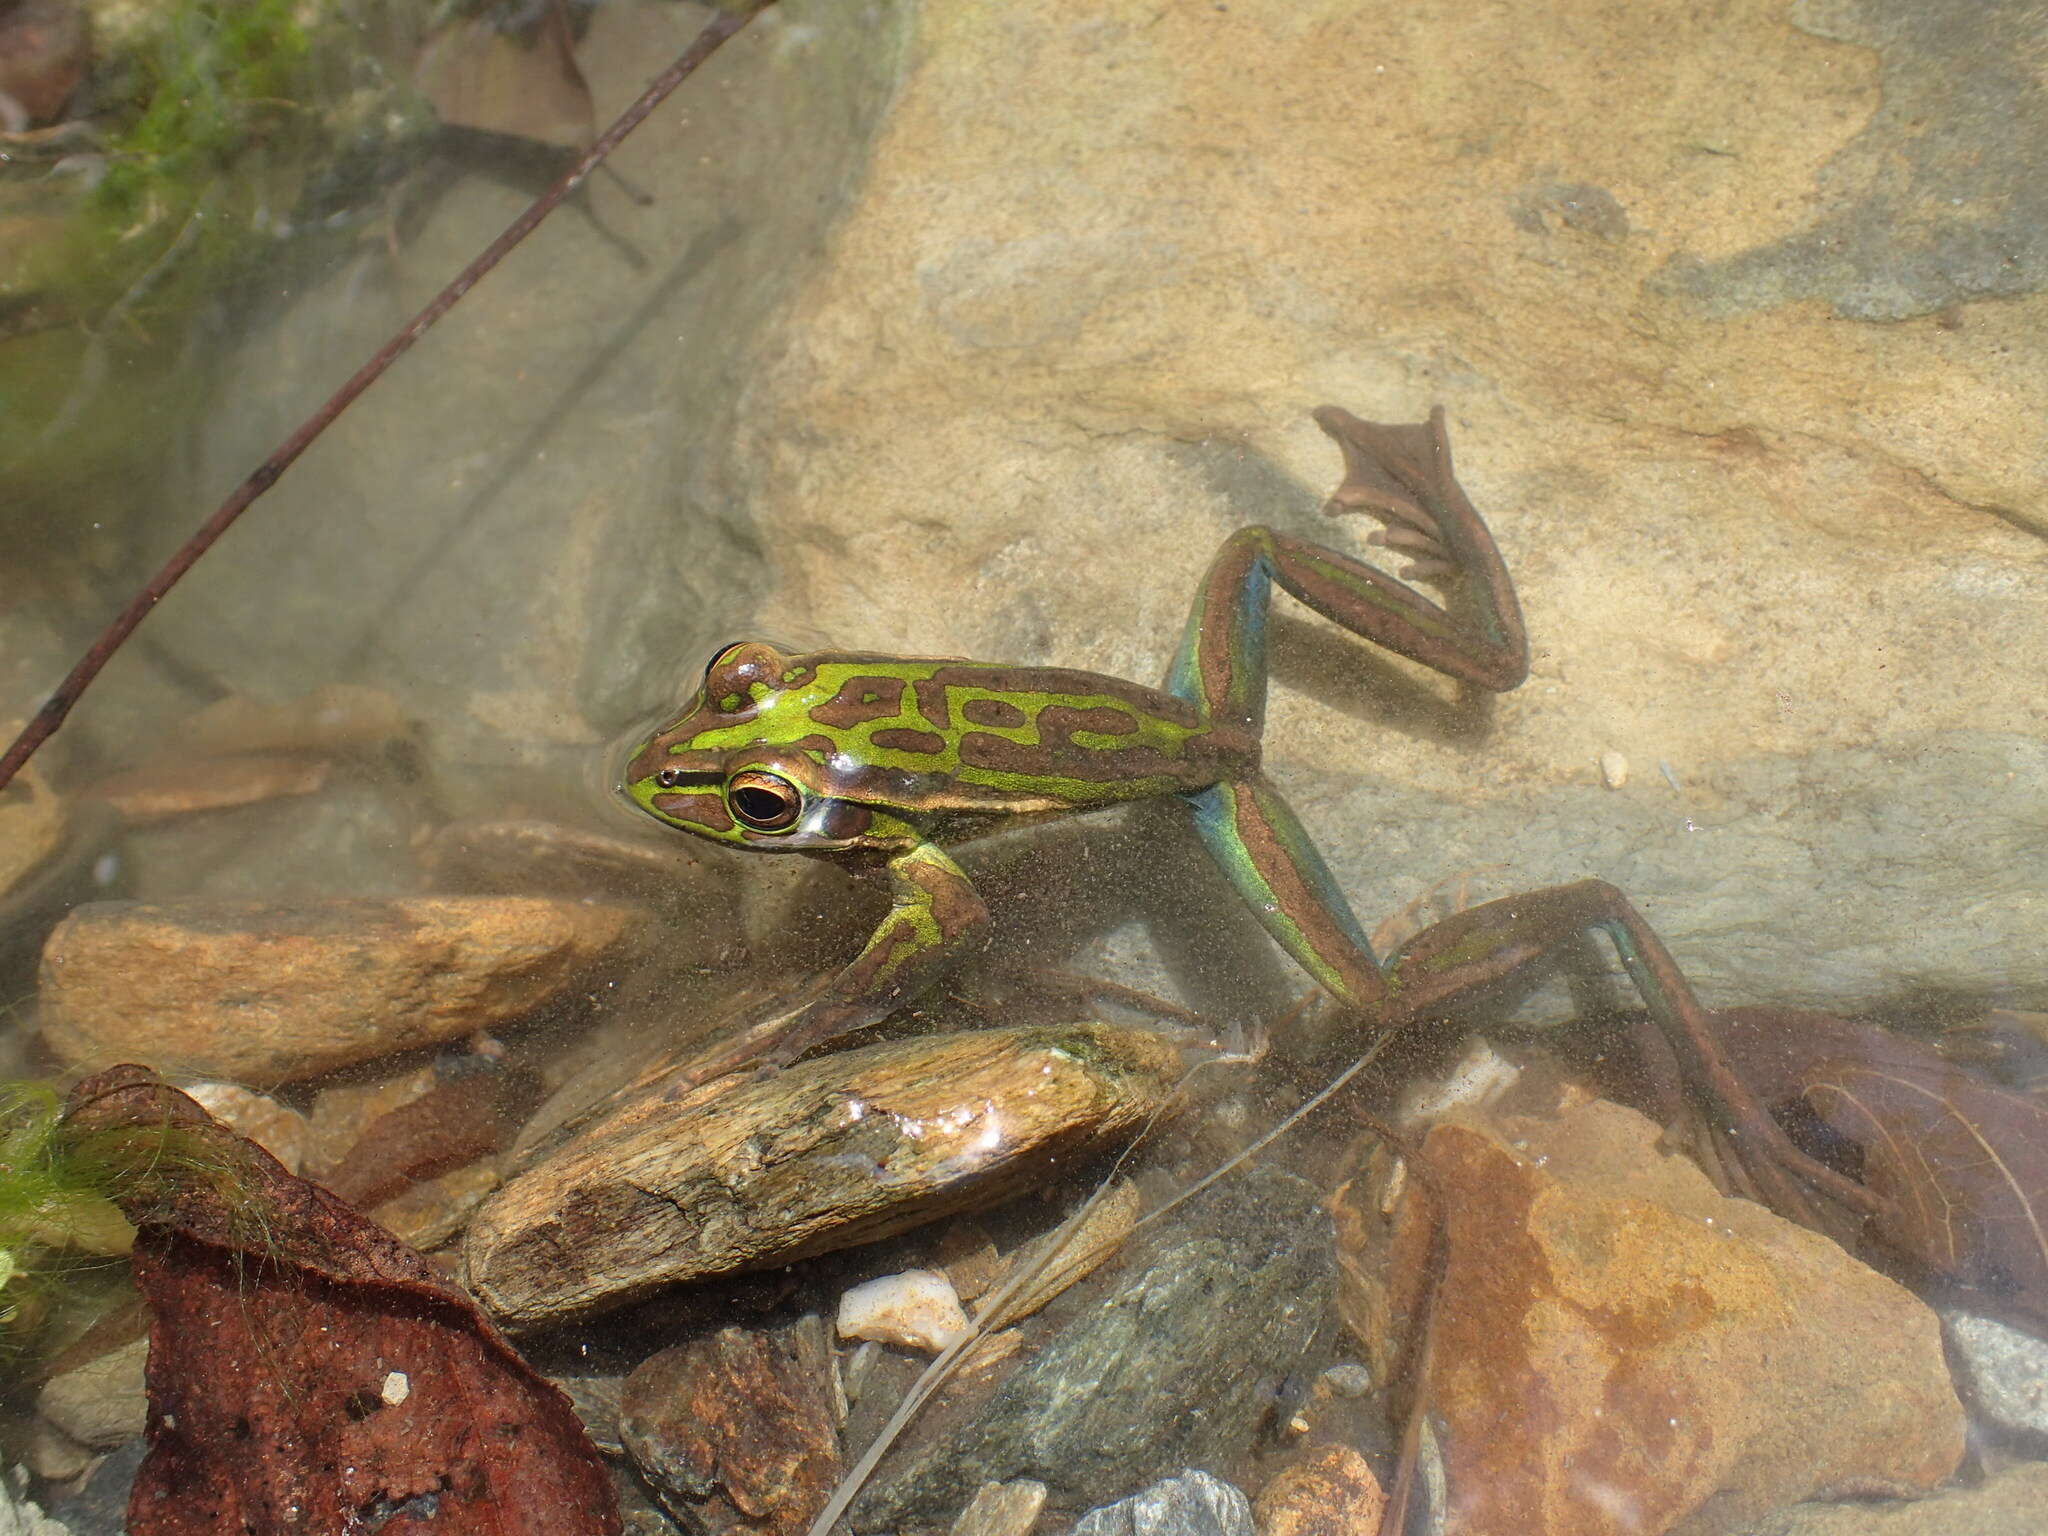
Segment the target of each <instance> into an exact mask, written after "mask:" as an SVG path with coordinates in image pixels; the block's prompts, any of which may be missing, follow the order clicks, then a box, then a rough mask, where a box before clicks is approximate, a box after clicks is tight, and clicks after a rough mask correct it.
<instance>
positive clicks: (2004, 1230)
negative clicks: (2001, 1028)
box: [1805, 1036, 2048, 1329]
mask: <svg viewBox="0 0 2048 1536" xmlns="http://www.w3.org/2000/svg"><path fill="white" fill-rule="evenodd" d="M1892 1040H1893V1048H1891V1049H1889V1050H1887V1051H1886V1052H1885V1053H1884V1055H1883V1057H1882V1058H1880V1059H1872V1058H1870V1057H1867V1056H1863V1055H1860V1054H1859V1055H1858V1056H1855V1057H1848V1058H1836V1059H1834V1060H1820V1061H1816V1062H1815V1063H1814V1064H1813V1065H1812V1066H1811V1068H1809V1070H1808V1072H1807V1081H1806V1085H1805V1088H1806V1099H1807V1102H1808V1103H1810V1104H1811V1105H1812V1106H1813V1108H1814V1110H1815V1111H1816V1112H1817V1113H1819V1114H1820V1115H1821V1116H1822V1117H1823V1118H1825V1119H1826V1120H1827V1122H1828V1123H1829V1124H1830V1125H1831V1126H1833V1127H1834V1128H1835V1129H1836V1130H1837V1131H1839V1132H1840V1133H1841V1134H1843V1135H1844V1136H1847V1137H1849V1138H1850V1139H1852V1140H1853V1141H1855V1142H1856V1143H1857V1144H1858V1145H1860V1146H1861V1148H1862V1149H1863V1179H1864V1182H1865V1183H1866V1184H1868V1185H1869V1186H1870V1188H1871V1189H1872V1190H1874V1191H1876V1192H1877V1193H1878V1194H1879V1195H1882V1196H1883V1197H1884V1199H1885V1202H1886V1209H1885V1210H1884V1211H1882V1212H1881V1213H1879V1214H1878V1215H1877V1216H1875V1217H1873V1218H1872V1221H1871V1232H1872V1235H1873V1236H1874V1237H1876V1238H1877V1239H1878V1240H1879V1241H1881V1242H1883V1243H1884V1244H1885V1245H1886V1246H1887V1247H1889V1248H1891V1249H1892V1250H1894V1251H1895V1252H1897V1253H1898V1254H1899V1255H1901V1256H1902V1257H1903V1258H1905V1259H1907V1260H1909V1261H1910V1262H1912V1263H1913V1264H1915V1265H1917V1266H1919V1267H1921V1268H1922V1269H1924V1270H1926V1271H1927V1272H1928V1273H1930V1274H1931V1275H1933V1276H1935V1277H1936V1278H1939V1279H1941V1280H1944V1281H1947V1282H1949V1283H1951V1284H1954V1285H1959V1286H1964V1287H1967V1288H1969V1289H1972V1290H1976V1291H1980V1292H1983V1293H1984V1294H1985V1295H1986V1296H1987V1297H1988V1298H1990V1299H1992V1300H1994V1301H1995V1302H1997V1303H1999V1304H2001V1305H2002V1306H2003V1307H2005V1308H2007V1309H2009V1310H2011V1311H2012V1312H2014V1313H2015V1314H2017V1315H2019V1316H2021V1317H2024V1318H2026V1319H2029V1320H2031V1321H2032V1322H2033V1323H2034V1325H2035V1326H2036V1327H2038V1328H2042V1329H2048V1105H2043V1104H2040V1103H2038V1102H2036V1101H2035V1100H2033V1099H2031V1098H2029V1097H2027V1096H2026V1095H2024V1094H2018V1093H2014V1092H2012V1091H2010V1090H2009V1089H2005V1088H2000V1087H1998V1086H1997V1085H1995V1084H1993V1083H1988V1082H1985V1081H1984V1080H1983V1079H1981V1078H1978V1077H1976V1076H1974V1075H1972V1074H1971V1073H1969V1072H1967V1071H1964V1070H1963V1069H1962V1068H1960V1067H1957V1066H1955V1065H1953V1064H1951V1063H1949V1062H1947V1061H1944V1060H1943V1059H1942V1058H1941V1057H1939V1056H1937V1055H1935V1054H1934V1053H1933V1052H1932V1051H1930V1050H1927V1049H1926V1048H1925V1047H1922V1046H1919V1045H1916V1044H1913V1043H1912V1042H1909V1041H1904V1040H1901V1039H1899V1038H1898V1037H1896V1036H1894V1037H1892Z"/></svg>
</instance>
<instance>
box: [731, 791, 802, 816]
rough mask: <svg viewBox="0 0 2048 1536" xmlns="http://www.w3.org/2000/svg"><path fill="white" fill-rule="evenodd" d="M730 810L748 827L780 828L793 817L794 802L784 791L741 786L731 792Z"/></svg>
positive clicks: (794, 812) (793, 798) (794, 811)
mask: <svg viewBox="0 0 2048 1536" xmlns="http://www.w3.org/2000/svg"><path fill="white" fill-rule="evenodd" d="M732 808H733V810H734V811H735V812H737V813H738V815H739V818H740V820H741V821H744V822H746V823H747V824H748V825H750V826H756V827H780V826H786V825H787V824H788V823H789V822H790V821H791V820H792V819H793V818H794V817H795V815H796V800H795V797H794V796H792V795H791V794H789V792H788V791H786V790H774V789H767V788H764V787H762V786H761V785H759V784H743V785H741V786H739V787H738V788H736V789H734V790H733V792H732Z"/></svg>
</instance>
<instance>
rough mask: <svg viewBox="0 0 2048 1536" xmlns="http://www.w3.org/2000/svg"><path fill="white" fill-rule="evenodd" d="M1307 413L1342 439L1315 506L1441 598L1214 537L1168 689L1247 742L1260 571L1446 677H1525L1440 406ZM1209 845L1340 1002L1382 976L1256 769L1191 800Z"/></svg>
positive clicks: (1354, 1000)
mask: <svg viewBox="0 0 2048 1536" xmlns="http://www.w3.org/2000/svg"><path fill="white" fill-rule="evenodd" d="M1315 416H1316V424H1317V425H1318V426H1320V427H1321V428H1322V429H1323V430H1324V431H1325V432H1327V433H1328V434H1329V435H1330V436H1331V437H1332V438H1333V439H1335V440H1336V442H1337V445H1338V446H1339V447H1340V448H1342V449H1343V450H1344V469H1345V474H1344V481H1343V483H1342V484H1341V485H1339V486H1338V487H1337V489H1336V491H1335V492H1334V493H1333V494H1332V495H1331V497H1330V500H1329V504H1328V506H1327V507H1326V509H1325V510H1326V511H1329V512H1332V513H1339V512H1364V513H1366V514H1368V515H1369V516H1372V517H1376V518H1378V519H1379V520H1380V521H1381V522H1382V523H1383V524H1385V525H1386V527H1385V531H1384V532H1382V533H1380V534H1377V535H1375V536H1374V538H1375V542H1377V543H1380V544H1382V545H1384V546H1386V547H1388V548H1391V549H1397V550H1400V551H1403V552H1404V553H1406V554H1407V555H1408V556H1409V557H1410V561H1411V563H1410V564H1409V565H1408V567H1407V568H1406V569H1405V570H1404V571H1403V573H1402V574H1403V575H1405V576H1410V577H1413V578H1415V579H1417V580H1423V581H1430V582H1434V583H1436V584H1437V585H1439V586H1441V587H1443V588H1444V589H1445V592H1446V597H1447V600H1448V603H1449V606H1448V607H1446V606H1443V605H1440V604H1438V603H1436V602H1435V601H1433V600H1431V599H1430V598H1428V597H1425V596H1423V594H1422V593H1420V592H1418V591H1416V590H1415V589H1414V588H1413V587H1411V586H1409V585H1408V584H1407V583H1406V582H1405V581H1401V580H1397V579H1396V578H1394V577H1392V576H1389V575H1388V574H1387V573H1386V572H1385V571H1379V570H1375V569H1373V567H1371V566H1369V565H1366V564H1365V563H1363V562H1362V561H1358V560H1354V559H1352V558H1351V557H1350V556H1348V555H1343V554H1339V553H1338V552H1337V551H1336V550H1333V549H1326V548H1324V547H1323V546H1322V545H1320V544H1313V543H1310V542H1309V541H1308V540H1307V539H1302V538H1297V537H1295V536H1294V535H1292V534H1287V533H1281V532H1280V531H1278V530H1277V529H1273V528H1265V527H1252V528H1241V529H1239V530H1238V531H1237V532H1236V533H1234V534H1232V535H1231V536H1230V538H1229V539H1228V540H1227V541H1225V543H1224V545H1223V548H1222V549H1221V550H1220V551H1218V553H1217V555H1216V558H1215V560H1214V561H1213V562H1212V563H1211V564H1210V567H1209V572H1208V574H1207V575H1206V576H1205V577H1204V578H1203V580H1202V586H1201V590H1200V591H1198V592H1197V593H1196V594H1195V601H1194V606H1193V607H1192V608H1191V609H1190V610H1189V613H1188V622H1187V628H1186V629H1185V631H1184V632H1183V634H1182V637H1181V644H1180V650H1179V652H1178V653H1177V654H1176V655H1175V657H1174V661H1173V667H1172V669H1171V670H1170V671H1169V672H1168V674H1167V679H1166V687H1167V691H1168V692H1170V693H1172V694H1174V695H1176V696H1177V697H1179V698H1182V699H1186V700H1187V701H1188V702H1189V703H1191V704H1194V705H1196V706H1197V707H1199V708H1200V709H1201V711H1202V714H1203V719H1204V721H1205V722H1206V723H1207V724H1208V725H1209V726H1210V728H1211V729H1214V730H1217V731H1219V732H1223V733H1229V734H1233V735H1235V734H1240V733H1241V734H1242V736H1243V737H1245V738H1249V739H1256V738H1257V736H1258V733H1259V730H1260V728H1261V726H1262V725H1263V724H1264V722H1265V715H1266V616H1267V611H1268V609H1269V608H1270V607H1271V604H1272V590H1273V583H1274V582H1276V581H1277V582H1279V584H1280V586H1281V587H1282V589H1283V590H1285V591H1287V592H1289V593H1292V594H1293V595H1294V596H1295V597H1296V598H1298V599H1300V601H1302V602H1304V603H1306V604H1307V605H1308V606H1309V607H1311V608H1313V609H1314V610H1315V611H1316V612H1317V613H1320V614H1322V615H1323V616H1324V617H1325V618H1327V619H1330V620H1331V621H1332V622H1334V623H1336V624H1339V625H1341V626H1343V627H1344V628H1345V629H1347V630H1349V631H1351V633H1353V634H1355V635H1360V636H1362V637H1364V638H1366V639H1368V640H1374V641H1377V642H1378V643H1379V644H1381V645H1384V646H1386V647H1387V648H1388V649H1389V650H1392V651H1397V652H1399V653H1400V654H1401V655H1403V656H1407V657H1410V658H1411V659H1413V660H1415V661H1419V662H1421V663H1423V664H1424V665H1425V666H1429V667H1433V668H1435V669H1436V670H1437V671H1439V672H1442V673H1444V674H1446V675H1447V676H1450V677H1455V678H1458V679H1460V680H1461V681H1464V682H1468V683H1472V684H1475V685H1477V686H1479V687H1482V688H1489V689H1494V690H1496V691H1500V690H1505V689H1509V688H1513V687H1514V686H1515V685H1516V684H1518V683H1520V682H1521V681H1522V679H1523V678H1524V677H1525V676H1527V675H1528V670H1529V646H1528V640H1527V638H1526V637H1525V635H1524V633H1523V630H1522V615H1521V609H1520V607H1519V606H1518V605H1517V604H1516V602H1515V591H1514V586H1513V584H1512V583H1511V582H1510V581H1509V580H1508V574H1507V567H1506V566H1505V565H1504V564H1503V563H1502V561H1501V558H1500V553H1499V551H1498V550H1496V549H1495V548H1494V544H1493V536H1492V535H1491V534H1490V533H1488V532H1487V529H1486V524H1485V522H1484V521H1483V520H1482V519H1481V518H1480V516H1479V513H1478V511H1477V510H1476V509H1475V508H1474V507H1473V505H1472V503H1471V502H1470V501H1469V500H1468V499H1467V498H1466V496H1465V493H1464V491H1463V490H1462V489H1460V488H1459V485H1458V482H1457V479H1456V477H1455V476H1454V475H1453V474H1452V472H1451V449H1450V443H1449V441H1448V439H1447V438H1446V437H1445V435H1444V413H1443V409H1442V407H1438V408H1437V409H1436V410H1434V411H1432V412H1431V413H1430V418H1429V420H1428V421H1426V422H1421V423H1416V424H1414V425H1410V426H1389V425H1385V424H1382V423H1379V422H1371V421H1361V420H1360V419H1359V418H1358V417H1356V416H1353V415H1352V414H1351V413H1350V412H1349V411H1344V410H1339V409H1338V408H1337V407H1335V406H1324V407H1323V408H1322V409H1321V410H1319V411H1317V412H1316V413H1315ZM1187 798H1188V799H1189V801H1190V802H1192V804H1193V805H1194V807H1195V824H1196V826H1197V828H1198V829H1199V830H1200V832H1201V834H1202V840H1203V842H1204V843H1205V844H1206V845H1207V846H1208V849H1209V852H1210V855H1211V856H1212V857H1213V858H1214V859H1215V860H1216V862H1217V863H1218V864H1219V865H1221V866H1222V868H1223V871H1224V873H1225V874H1227V875H1228V876H1229V877H1230V880H1231V883H1232V884H1233V885H1235V886H1236V887H1237V889H1238V892H1239V893H1240V894H1241V895H1242V896H1243V897H1244V898H1245V900H1246V901H1247V902H1249V903H1250V904H1251V907H1252V910H1253V911H1254V912H1256V913H1258V915H1259V918H1260V921H1262V922H1263V923H1264V924H1265V925H1266V929H1267V931H1268V932H1270V933H1271V934H1272V935H1273V937H1274V938H1275V939H1276V940H1278V941H1279V943H1280V945H1281V947H1282V948H1284V949H1285V950H1286V951H1287V952H1288V953H1289V954H1290V955H1292V956H1293V957H1294V958H1295V960H1296V961H1297V962H1299V964H1300V965H1301V967H1302V968H1303V969H1304V970H1306V971H1307V972H1308V973H1309V974H1310V975H1311V976H1313V977H1314V978H1315V979H1316V980H1317V981H1318V982H1320V983H1321V984H1322V985H1323V986H1324V987H1326V988H1327V989H1328V990H1329V991H1330V992H1331V993H1332V994H1333V995H1334V996H1336V997H1337V998H1339V999H1341V1000H1342V1001H1343V1002H1345V1003H1347V1004H1351V1005H1353V1006H1368V1005H1371V1004H1375V1003H1378V1002H1380V1001H1381V1000H1382V999H1383V998H1385V997H1386V995H1387V992H1388V986H1389V984H1388V980H1387V977H1386V975H1385V973H1384V972H1383V969H1382V967H1381V965H1380V963H1379V961H1378V960H1377V959H1376V958H1375V957H1374V955H1373V952H1372V946H1371V945H1370V943H1369V942H1368V941H1367V939H1366V937H1365V934H1364V932H1363V930H1362V929H1361V928H1360V927H1359V923H1358V919H1357V917H1356V916H1354V915H1353V913H1352V911H1351V906H1350V904H1349V903H1348V902H1346V901H1345V899H1344V896H1343V893H1342V892H1341V891H1339V890H1338V889H1337V885H1336V882H1335V881H1334V880H1333V879H1332V878H1331V877H1330V872H1329V869H1328V868H1327V867H1326V866H1325V865H1324V863H1323V861H1322V857H1321V855H1319V854H1318V853H1317V852H1316V850H1315V846H1314V845H1313V844H1312V843H1311V842H1310V841H1309V839H1308V835H1307V834H1306V833H1305V832H1304V831H1303V830H1302V827H1301V823H1300V822H1299V821H1297V820H1296V819H1295V816H1294V812H1293V811H1291V810H1290V809H1288V806H1287V803H1286V801H1284V800H1282V799H1281V798H1280V796H1279V794H1278V793H1276V792H1275V790H1274V789H1273V786H1272V785H1270V784H1269V783H1267V782H1266V781H1265V780H1264V779H1263V778H1261V777H1258V776H1257V775H1256V774H1253V775H1250V776H1248V777H1244V778H1239V779H1232V780H1227V781H1225V782H1223V783H1219V784H1215V785H1212V786H1210V787H1209V788H1207V789H1203V790H1199V791H1196V792H1195V793H1192V794H1190V795H1189V796H1188V797H1187Z"/></svg>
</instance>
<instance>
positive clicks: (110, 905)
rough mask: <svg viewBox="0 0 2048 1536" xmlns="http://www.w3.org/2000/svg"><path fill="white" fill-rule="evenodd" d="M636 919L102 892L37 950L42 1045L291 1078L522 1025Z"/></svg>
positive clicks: (93, 1058) (407, 900)
mask: <svg viewBox="0 0 2048 1536" xmlns="http://www.w3.org/2000/svg"><path fill="white" fill-rule="evenodd" d="M639 922H640V918H639V915H638V914H637V913H636V912H635V911H633V910H632V909H630V908H626V907H616V906H605V905H600V904H597V903H592V902H577V901H550V900H546V899H543V898H538V897H520V896H495V897H455V896H411V897H401V898H398V899H395V900H390V901H366V900H357V901H351V900H339V901H324V902H306V903H278V902H248V901H205V902H199V901H195V902H182V903H178V904H175V905H164V906H152V905H146V904H144V903H141V902H95V903H93V904H91V905H88V906H83V907H80V908H79V909H78V910H77V911H76V912H74V913H72V915H71V916H70V917H68V918H66V919H65V920H64V922H62V923H61V924H59V925H58V927H57V930H56V931H55V932H54V933H52V934H51V935H50V938H49V941H48V942H47V943H46V944H45V945H44V946H43V964H42V1030H43V1038H44V1039H45V1040H46V1041H47V1042H48V1044H49V1045H50V1047H51V1049H52V1050H54V1051H55V1052H56V1053H57V1054H58V1056H60V1057H61V1058H62V1059H63V1060H64V1061H65V1062H67V1063H69V1064H71V1065H74V1066H85V1067H99V1066H106V1065H110V1064H112V1063H115V1062H120V1061H142V1062H146V1063H147V1064H148V1065H150V1066H152V1067H154V1068H156V1069H157V1070H158V1071H160V1072H164V1073H168V1074H175V1075H184V1074H189V1075H194V1076H201V1077H227V1078H233V1079H235V1080H237V1081H239V1082H245V1083H255V1084H262V1085H268V1084H273V1083H280V1082H288V1081H292V1080H294V1079H298V1078H306V1077H313V1076H316V1075H318V1074H319V1073H322V1072H327V1071H332V1070H333V1069H334V1068H336V1067H343V1066H351V1065H353V1064H355V1063H357V1062H362V1061H370V1060H373V1059H375V1058H377V1057H379V1056H385V1055H389V1054H391V1053H393V1052H395V1051H403V1050H412V1049H416V1048H418V1047H421V1046H428V1045H437V1044H439V1043H441V1042H442V1041H445V1040H451V1039H455V1038H458V1037H460V1036H463V1035H467V1034H469V1033H471V1032H473V1031H476V1030H480V1029H489V1028H492V1027H494V1026H496V1025H499V1024H502V1023H504V1022H506V1021H508V1020H511V1019H516V1018H518V1017H519V1016H520V1015H522V1014H525V1013H528V1012H531V1011H532V1010H533V1009H534V1008H535V1007H537V1006H538V1005H540V1004H542V1003H545V1002H547V1001H548V1000H550V999H551V998H553V997H555V996H557V995H559V994H560V993H561V992H562V991H563V990H565V989H566V988H567V987H569V986H570V985H572V984H573V983H575V982H576V981H578V980H579V979H580V978H581V977H582V975H583V974H584V972H585V971H586V970H588V968H589V967H590V966H591V965H592V964H593V963H594V962H596V961H597V960H599V959H601V958H603V957H604V956H606V955H607V954H609V953H611V952H613V951H614V950H616V949H617V948H618V947H619V946H620V945H621V944H622V942H623V941H624V940H625V939H626V937H627V936H628V935H629V934H631V933H632V932H633V931H634V930H635V929H636V928H637V926H638V924H639Z"/></svg>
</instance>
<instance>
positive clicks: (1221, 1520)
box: [1073, 1472, 1252, 1536]
mask: <svg viewBox="0 0 2048 1536" xmlns="http://www.w3.org/2000/svg"><path fill="white" fill-rule="evenodd" d="M1073 1536H1252V1507H1251V1504H1250V1502H1249V1501H1247V1500H1246V1498H1245V1496H1244V1495H1243V1494H1242V1493H1239V1492H1238V1491H1237V1489H1235V1488H1233V1487H1231V1485H1230V1484H1228V1483H1226V1482H1224V1481H1223V1480H1222V1479H1221V1478H1219V1477H1211V1476H1210V1475H1209V1474H1208V1473H1207V1472H1183V1473H1182V1474H1181V1475H1180V1476H1179V1477H1169V1478H1165V1479H1162V1480H1161V1481H1159V1482H1156V1483H1154V1484H1153V1485H1152V1486H1151V1487H1150V1488H1147V1489H1146V1490H1145V1491H1144V1492H1143V1493H1134V1494H1132V1495H1131V1496H1130V1497H1129V1498H1128V1499H1120V1500H1119V1501H1118V1502H1116V1503H1114V1504H1108V1505H1105V1506H1103V1507H1102V1508H1101V1509H1091V1510H1090V1511H1088V1513H1087V1514H1085V1515H1083V1516H1082V1517H1081V1518H1080V1519H1079V1520H1077V1521H1076V1522H1075V1523H1074V1530H1073Z"/></svg>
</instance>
